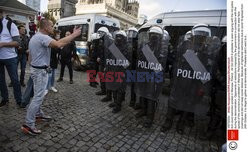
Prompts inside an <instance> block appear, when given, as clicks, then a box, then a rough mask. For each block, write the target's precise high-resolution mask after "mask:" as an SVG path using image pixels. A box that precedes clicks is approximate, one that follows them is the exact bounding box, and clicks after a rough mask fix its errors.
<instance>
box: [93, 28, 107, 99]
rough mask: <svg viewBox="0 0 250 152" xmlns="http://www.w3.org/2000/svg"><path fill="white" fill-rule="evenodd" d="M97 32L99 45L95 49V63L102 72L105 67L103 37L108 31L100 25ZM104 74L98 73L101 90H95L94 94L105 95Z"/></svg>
mask: <svg viewBox="0 0 250 152" xmlns="http://www.w3.org/2000/svg"><path fill="white" fill-rule="evenodd" d="M97 33H98V34H99V35H100V39H99V45H98V46H99V47H98V51H97V59H96V61H97V63H98V65H99V72H102V73H104V68H105V61H104V59H105V58H104V37H105V36H106V35H107V34H108V33H109V30H108V29H107V28H106V27H101V28H99V29H98V30H97ZM103 76H104V75H102V76H101V75H99V78H100V81H101V82H100V84H101V90H100V91H98V92H96V95H106V87H105V82H104V80H103Z"/></svg>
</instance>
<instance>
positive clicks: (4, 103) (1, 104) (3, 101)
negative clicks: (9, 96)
mask: <svg viewBox="0 0 250 152" xmlns="http://www.w3.org/2000/svg"><path fill="white" fill-rule="evenodd" d="M8 102H9V101H8V100H2V102H1V103H0V107H2V106H4V105H6V104H7V103H8Z"/></svg>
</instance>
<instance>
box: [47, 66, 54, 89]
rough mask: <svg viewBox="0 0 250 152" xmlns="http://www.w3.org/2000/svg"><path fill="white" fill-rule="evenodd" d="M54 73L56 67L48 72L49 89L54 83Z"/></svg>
mask: <svg viewBox="0 0 250 152" xmlns="http://www.w3.org/2000/svg"><path fill="white" fill-rule="evenodd" d="M55 73H56V69H53V68H52V70H51V73H49V79H48V85H47V90H49V89H50V88H51V87H54V84H55Z"/></svg>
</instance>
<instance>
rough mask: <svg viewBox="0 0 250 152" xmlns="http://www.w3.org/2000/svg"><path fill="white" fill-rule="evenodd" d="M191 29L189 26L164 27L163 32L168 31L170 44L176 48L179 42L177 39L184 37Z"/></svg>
mask: <svg viewBox="0 0 250 152" xmlns="http://www.w3.org/2000/svg"><path fill="white" fill-rule="evenodd" d="M191 29H192V27H191V26H165V27H164V30H166V31H168V33H169V35H170V36H171V39H170V41H169V42H170V43H171V45H172V46H173V47H174V48H176V47H177V45H178V42H179V39H180V37H181V36H182V35H185V34H186V33H187V32H188V31H190V30H191Z"/></svg>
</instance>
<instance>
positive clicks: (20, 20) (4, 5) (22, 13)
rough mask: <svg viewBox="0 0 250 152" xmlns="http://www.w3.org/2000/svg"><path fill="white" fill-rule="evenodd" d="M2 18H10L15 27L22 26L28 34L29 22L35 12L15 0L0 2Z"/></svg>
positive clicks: (0, 0)
mask: <svg viewBox="0 0 250 152" xmlns="http://www.w3.org/2000/svg"><path fill="white" fill-rule="evenodd" d="M0 9H1V10H2V11H3V16H5V17H6V16H8V17H10V18H11V19H12V20H13V21H14V22H15V23H16V24H17V25H24V26H25V28H26V30H27V31H28V33H29V22H30V19H31V18H35V16H36V15H37V12H36V11H35V10H33V9H32V8H30V7H28V6H26V5H24V4H23V3H21V2H19V1H17V0H0Z"/></svg>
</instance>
